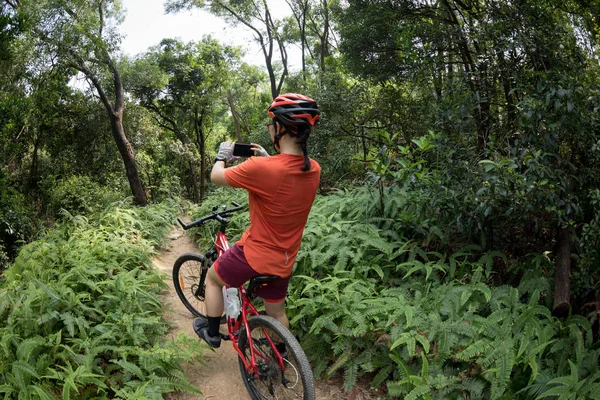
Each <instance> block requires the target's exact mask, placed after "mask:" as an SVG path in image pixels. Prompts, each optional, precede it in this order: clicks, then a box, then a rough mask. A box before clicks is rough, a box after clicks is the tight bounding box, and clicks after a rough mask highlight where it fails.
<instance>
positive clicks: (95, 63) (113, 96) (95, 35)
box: [19, 0, 147, 205]
mask: <svg viewBox="0 0 600 400" xmlns="http://www.w3.org/2000/svg"><path fill="white" fill-rule="evenodd" d="M19 12H20V13H22V15H24V17H25V18H26V20H27V21H28V26H30V27H32V28H31V29H32V31H31V32H32V35H33V36H34V40H35V42H36V46H37V48H38V50H39V51H40V54H41V55H42V58H41V59H39V60H38V61H37V63H38V68H42V69H43V68H45V66H46V65H47V62H48V60H50V62H51V63H52V65H55V64H61V65H65V66H68V67H70V68H72V69H74V70H75V71H78V72H79V73H81V74H83V76H85V78H86V79H87V80H88V82H89V84H90V85H91V87H93V89H94V90H95V93H96V95H97V96H98V98H99V99H100V101H101V102H102V104H103V106H104V108H105V109H106V112H107V114H108V117H109V120H110V125H111V131H112V135H113V139H114V141H115V143H116V145H117V148H118V150H119V154H120V155H121V158H122V160H123V163H124V165H125V171H126V174H127V179H128V181H129V185H130V188H131V192H132V194H133V199H134V201H135V203H136V204H138V205H145V204H146V203H147V198H146V193H145V191H144V187H143V184H142V181H141V179H140V177H139V174H138V169H137V166H136V161H135V156H134V152H133V148H132V147H131V144H130V143H129V140H128V139H127V136H126V135H125V130H124V128H123V113H124V110H125V97H124V91H123V81H122V79H121V74H120V71H119V69H118V67H117V63H116V61H115V58H114V54H115V52H116V51H117V49H118V43H119V40H120V39H119V35H118V33H117V32H116V24H117V23H118V22H119V18H120V17H121V10H120V3H119V2H116V1H112V0H97V1H91V0H79V1H72V2H69V3H66V2H64V1H59V0H44V1H37V0H23V1H22V2H21V3H20V4H19Z"/></svg>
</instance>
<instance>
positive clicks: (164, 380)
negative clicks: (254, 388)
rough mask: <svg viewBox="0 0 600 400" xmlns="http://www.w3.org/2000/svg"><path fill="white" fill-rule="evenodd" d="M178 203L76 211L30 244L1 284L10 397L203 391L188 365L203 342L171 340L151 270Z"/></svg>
mask: <svg viewBox="0 0 600 400" xmlns="http://www.w3.org/2000/svg"><path fill="white" fill-rule="evenodd" d="M177 212H178V207H177V205H176V204H175V203H163V204H157V205H154V206H148V207H146V208H136V209H132V208H126V207H123V206H122V205H119V204H113V205H112V206H111V207H110V208H109V209H108V210H107V211H105V212H101V213H97V214H93V215H91V216H90V217H89V219H88V218H86V217H82V216H70V214H66V213H65V217H67V218H65V221H64V222H63V223H62V224H60V225H59V226H58V227H57V228H56V229H55V230H52V231H49V232H47V233H46V234H45V235H43V236H42V237H41V238H40V239H39V240H37V241H35V242H33V243H30V244H28V245H27V246H25V247H23V249H22V250H21V252H20V254H19V256H18V257H17V259H16V261H15V264H14V265H13V266H12V267H11V268H10V269H8V270H7V271H6V278H7V279H6V282H4V283H3V284H2V287H0V314H1V315H2V319H1V320H2V323H1V324H0V332H1V334H0V337H1V338H2V339H0V360H1V362H0V365H1V366H0V374H1V376H2V377H1V378H0V391H2V392H3V393H5V395H6V396H8V397H9V398H12V396H16V395H17V393H18V396H19V397H20V398H21V397H22V396H25V397H26V398H29V397H39V398H48V399H53V398H56V396H58V397H61V398H65V399H68V398H74V399H88V398H133V396H134V395H136V396H137V397H138V398H142V397H143V398H152V399H161V398H162V394H163V393H167V392H171V391H174V390H187V391H191V392H197V390H196V389H195V388H194V387H192V386H191V385H190V384H189V383H188V381H187V379H186V378H185V376H184V375H183V373H182V371H181V369H180V363H181V362H183V361H186V360H191V359H192V358H194V357H197V355H198V354H199V353H198V346H197V341H195V340H194V341H192V340H190V339H186V338H185V337H183V336H179V337H177V338H174V339H169V338H166V337H165V334H166V333H167V331H168V325H167V322H166V321H165V320H164V319H163V318H162V317H161V314H162V304H161V302H160V300H159V297H158V296H159V294H160V293H161V292H162V291H163V290H164V289H165V288H166V284H165V283H164V282H163V279H162V277H161V276H160V275H158V274H157V273H156V272H155V271H154V270H153V269H152V263H151V260H150V256H151V254H152V253H153V252H154V249H155V248H156V247H157V246H160V245H161V243H162V240H164V237H165V235H166V233H167V232H168V230H169V229H170V226H171V222H172V221H173V220H174V218H175V216H176V213H177Z"/></svg>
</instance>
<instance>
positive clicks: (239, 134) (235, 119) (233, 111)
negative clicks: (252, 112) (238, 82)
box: [227, 89, 242, 142]
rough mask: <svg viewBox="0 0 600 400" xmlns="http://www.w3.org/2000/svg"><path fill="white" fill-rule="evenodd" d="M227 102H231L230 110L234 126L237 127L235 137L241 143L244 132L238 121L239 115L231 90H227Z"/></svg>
mask: <svg viewBox="0 0 600 400" xmlns="http://www.w3.org/2000/svg"><path fill="white" fill-rule="evenodd" d="M227 101H228V102H229V108H230V109H231V115H232V116H233V125H234V127H235V137H236V138H237V140H238V141H239V142H241V141H242V130H241V129H240V121H239V119H238V114H237V111H236V109H235V103H234V102H233V96H232V95H231V90H229V89H227Z"/></svg>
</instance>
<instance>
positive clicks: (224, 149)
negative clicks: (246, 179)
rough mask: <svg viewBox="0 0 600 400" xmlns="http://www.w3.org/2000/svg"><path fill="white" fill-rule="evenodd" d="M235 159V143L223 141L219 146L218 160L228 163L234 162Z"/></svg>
mask: <svg viewBox="0 0 600 400" xmlns="http://www.w3.org/2000/svg"><path fill="white" fill-rule="evenodd" d="M234 159H235V157H233V143H232V142H223V143H221V145H220V146H219V152H218V153H217V158H216V160H217V161H225V162H226V163H229V162H232V161H233V160H234Z"/></svg>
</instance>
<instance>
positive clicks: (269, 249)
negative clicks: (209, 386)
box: [194, 93, 321, 348]
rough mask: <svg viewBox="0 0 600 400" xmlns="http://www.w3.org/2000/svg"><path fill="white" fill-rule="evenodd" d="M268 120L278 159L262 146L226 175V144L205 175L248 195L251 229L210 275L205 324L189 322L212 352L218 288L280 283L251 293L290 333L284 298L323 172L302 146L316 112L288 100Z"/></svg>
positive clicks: (229, 153)
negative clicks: (263, 278) (265, 278)
mask: <svg viewBox="0 0 600 400" xmlns="http://www.w3.org/2000/svg"><path fill="white" fill-rule="evenodd" d="M268 115H269V117H270V118H271V119H272V123H270V124H268V125H267V127H268V132H269V134H270V135H271V141H272V143H273V146H274V147H275V149H276V150H277V151H278V152H279V154H278V155H276V156H272V157H269V154H268V153H267V152H266V151H265V150H264V149H263V148H262V147H261V146H260V145H258V144H252V149H253V150H254V151H255V153H257V154H258V155H261V156H263V157H251V158H249V159H248V160H246V161H244V162H243V163H241V164H239V165H236V166H234V167H230V168H226V167H225V165H226V163H228V162H231V161H233V160H234V156H233V146H234V145H233V143H231V142H223V143H221V145H220V146H219V153H218V154H217V157H216V161H215V164H214V166H213V169H212V172H211V175H210V178H211V181H212V182H213V183H215V184H217V185H220V186H231V187H234V188H243V189H246V190H247V191H248V205H249V209H250V226H249V227H248V229H247V230H246V231H245V232H244V234H243V235H242V237H241V239H240V240H239V241H238V242H236V244H235V246H233V247H232V248H230V249H229V250H227V251H226V252H225V253H224V254H223V255H222V256H221V257H219V258H218V259H217V261H215V263H214V264H213V266H212V267H211V268H210V269H209V271H208V274H207V278H206V293H205V305H206V315H207V318H203V317H199V318H196V319H195V320H194V331H195V332H196V334H197V335H198V336H199V337H200V338H202V339H204V340H205V341H206V342H207V343H208V345H209V346H211V347H213V348H218V347H219V346H220V345H221V335H220V333H219V325H220V323H221V316H222V315H223V310H224V304H223V296H222V294H221V292H222V288H223V286H224V285H225V284H227V285H229V286H233V287H238V286H240V285H241V284H243V283H244V282H246V281H248V280H249V279H250V278H252V277H254V276H257V275H277V276H279V277H280V279H278V280H275V281H272V282H269V283H268V284H267V285H266V286H263V287H261V288H258V289H257V290H256V294H257V295H258V296H260V297H262V298H263V300H264V301H265V311H266V312H267V315H269V316H271V317H273V318H275V319H277V320H279V322H281V323H282V324H283V325H284V326H285V327H286V328H288V327H289V322H288V319H287V316H286V314H285V297H286V295H287V289H288V283H289V280H290V277H291V274H292V267H293V265H294V261H295V259H296V255H297V254H298V250H299V249H300V244H301V242H302V233H303V231H304V227H305V225H306V221H307V220H308V214H309V212H310V209H311V207H312V204H313V202H314V199H315V196H316V192H317V189H318V187H319V179H320V174H321V167H320V166H319V164H318V163H317V162H316V161H315V160H313V159H311V158H309V157H308V153H307V141H308V138H309V136H310V133H311V131H312V128H313V127H314V126H315V124H316V123H317V121H318V120H319V119H320V112H319V108H318V106H317V102H316V101H315V100H313V99H311V98H310V97H308V96H304V95H301V94H296V93H288V94H284V95H280V96H278V97H276V98H275V100H273V102H272V104H271V105H270V107H269V109H268Z"/></svg>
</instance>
